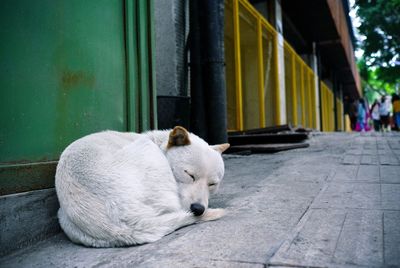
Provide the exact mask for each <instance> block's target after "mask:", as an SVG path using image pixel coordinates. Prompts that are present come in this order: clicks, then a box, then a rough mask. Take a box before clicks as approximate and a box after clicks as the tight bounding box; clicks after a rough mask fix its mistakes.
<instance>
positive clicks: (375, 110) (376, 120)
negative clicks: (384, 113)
mask: <svg viewBox="0 0 400 268" xmlns="http://www.w3.org/2000/svg"><path fill="white" fill-rule="evenodd" d="M380 106H381V104H380V102H379V100H378V99H375V101H374V103H373V104H372V106H371V109H370V111H369V113H370V114H371V118H372V121H373V124H374V130H375V131H379V130H380V129H381V117H380V115H379V107H380Z"/></svg>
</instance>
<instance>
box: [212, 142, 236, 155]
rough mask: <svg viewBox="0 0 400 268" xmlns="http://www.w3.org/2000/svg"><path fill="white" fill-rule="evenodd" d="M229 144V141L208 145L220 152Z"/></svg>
mask: <svg viewBox="0 0 400 268" xmlns="http://www.w3.org/2000/svg"><path fill="white" fill-rule="evenodd" d="M229 146H231V145H230V144H229V143H222V144H217V145H211V146H210V147H211V148H212V149H214V150H215V151H217V152H219V153H220V154H222V153H223V152H224V151H225V150H226V149H228V148H229Z"/></svg>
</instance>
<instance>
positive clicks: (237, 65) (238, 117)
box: [232, 0, 243, 130]
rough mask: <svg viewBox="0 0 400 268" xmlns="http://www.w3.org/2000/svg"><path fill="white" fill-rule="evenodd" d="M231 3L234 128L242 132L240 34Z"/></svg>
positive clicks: (235, 5) (236, 9)
mask: <svg viewBox="0 0 400 268" xmlns="http://www.w3.org/2000/svg"><path fill="white" fill-rule="evenodd" d="M232 1H233V29H234V30H233V35H234V37H233V38H234V51H235V75H236V128H237V129H239V130H243V104H242V72H241V62H240V32H239V29H240V28H239V3H238V0H232Z"/></svg>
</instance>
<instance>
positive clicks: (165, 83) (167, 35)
mask: <svg viewBox="0 0 400 268" xmlns="http://www.w3.org/2000/svg"><path fill="white" fill-rule="evenodd" d="M154 20H155V27H154V28H155V39H156V40H155V56H156V58H155V65H156V66H155V71H156V84H157V95H159V96H160V95H161V96H185V95H187V94H188V93H187V81H186V80H187V75H186V71H185V69H186V59H185V57H186V55H185V49H184V48H185V45H186V39H187V34H188V3H186V1H180V0H173V1H165V0H154Z"/></svg>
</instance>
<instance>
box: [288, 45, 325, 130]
mask: <svg viewBox="0 0 400 268" xmlns="http://www.w3.org/2000/svg"><path fill="white" fill-rule="evenodd" d="M284 56H285V89H286V116H287V122H288V123H291V124H292V125H302V126H304V127H309V128H316V127H317V116H316V113H317V107H316V94H315V90H316V89H315V81H316V79H318V77H317V76H316V74H315V73H314V72H313V71H312V69H311V68H310V67H309V66H308V65H307V64H306V63H305V62H304V61H303V59H302V58H301V57H300V56H299V55H298V54H297V53H296V52H295V51H294V49H293V48H292V47H291V46H290V45H289V43H287V42H286V41H285V42H284Z"/></svg>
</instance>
